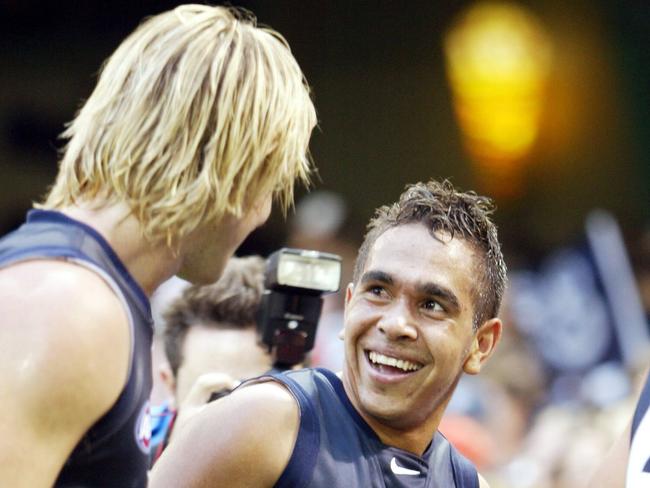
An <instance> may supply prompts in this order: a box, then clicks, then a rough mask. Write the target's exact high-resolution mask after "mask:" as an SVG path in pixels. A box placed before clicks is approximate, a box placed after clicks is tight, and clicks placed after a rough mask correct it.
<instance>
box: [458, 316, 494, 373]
mask: <svg viewBox="0 0 650 488" xmlns="http://www.w3.org/2000/svg"><path fill="white" fill-rule="evenodd" d="M502 328H503V324H502V323H501V319H499V318H497V317H495V318H493V319H490V320H486V321H485V322H484V323H483V325H481V326H480V327H479V329H478V331H477V332H476V334H475V335H474V339H473V340H472V344H471V346H470V349H469V353H468V355H467V358H466V359H465V363H464V364H463V371H465V373H467V374H478V373H479V372H480V371H481V368H482V367H483V364H485V362H486V361H487V360H488V358H489V357H490V356H491V355H492V352H493V351H494V348H495V347H496V345H497V343H498V342H499V340H500V339H501V330H502Z"/></svg>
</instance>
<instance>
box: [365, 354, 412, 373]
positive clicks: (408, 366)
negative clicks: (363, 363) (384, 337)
mask: <svg viewBox="0 0 650 488" xmlns="http://www.w3.org/2000/svg"><path fill="white" fill-rule="evenodd" d="M368 358H369V359H370V361H371V362H373V363H374V364H384V365H386V366H392V367H393V368H399V369H401V370H404V371H417V370H418V369H420V368H421V366H420V365H418V364H415V363H412V362H411V361H406V360H404V359H397V358H392V357H390V356H384V355H383V354H379V353H378V352H375V351H370V352H369V353H368Z"/></svg>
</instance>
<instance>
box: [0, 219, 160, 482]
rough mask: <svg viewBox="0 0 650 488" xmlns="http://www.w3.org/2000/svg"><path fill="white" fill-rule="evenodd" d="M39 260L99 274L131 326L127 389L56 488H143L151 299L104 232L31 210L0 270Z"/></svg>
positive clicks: (2, 245) (6, 245) (2, 252)
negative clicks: (58, 260)
mask: <svg viewBox="0 0 650 488" xmlns="http://www.w3.org/2000/svg"><path fill="white" fill-rule="evenodd" d="M33 259H61V260H66V261H70V262H74V263H76V264H79V265H81V266H84V267H86V268H88V269H90V270H92V271H93V272H95V273H97V274H98V275H99V276H100V277H101V278H103V279H104V280H105V281H106V283H107V284H108V285H109V286H110V287H111V288H112V289H113V291H114V292H115V294H116V295H117V296H118V297H119V298H120V300H121V301H122V303H123V305H124V309H125V311H126V313H127V316H128V317H129V322H130V328H131V359H130V365H129V373H128V379H127V382H126V385H125V386H124V389H123V390H122V392H121V394H120V396H119V398H118V399H117V401H116V402H115V404H114V405H113V407H112V408H111V409H110V410H109V411H108V412H107V413H106V414H105V415H104V416H103V417H101V418H100V419H99V420H98V421H97V422H96V423H95V424H94V425H93V426H92V427H91V428H90V429H89V430H88V431H87V432H86V434H85V435H84V436H83V437H82V439H81V440H80V441H79V443H78V444H77V446H76V447H75V449H74V450H73V452H72V453H71V455H70V457H69V458H68V460H67V461H66V463H65V465H64V466H63V468H62V470H61V472H60V473H59V477H58V479H57V481H56V483H55V486H57V487H91V486H92V487H112V488H113V487H120V488H128V487H144V486H146V484H147V463H148V454H149V452H148V451H149V440H150V436H151V433H150V427H149V412H148V408H149V404H148V398H149V393H150V390H151V381H152V378H151V338H152V333H153V320H152V318H151V309H150V306H149V300H148V298H147V297H146V295H145V294H144V292H143V291H142V289H141V288H140V287H139V286H138V284H137V283H136V282H135V280H134V279H133V277H131V275H130V274H129V272H128V271H127V269H126V267H125V266H124V264H123V263H122V262H121V261H120V259H119V258H118V256H117V254H115V252H114V251H113V250H112V249H111V247H110V246H109V244H108V243H107V242H106V240H105V239H104V238H103V237H102V236H101V235H100V234H99V233H97V232H96V231H95V230H94V229H92V228H91V227H89V226H87V225H85V224H83V223H81V222H77V221H76V220H73V219H70V218H68V217H66V216H65V215H63V214H61V213H59V212H52V211H44V210H32V211H30V212H29V213H28V215H27V222H26V223H24V224H23V225H22V226H21V227H20V228H18V229H17V230H16V231H14V232H12V233H10V234H8V235H7V236H5V237H4V238H3V239H1V240H0V267H6V266H8V265H10V264H13V263H17V262H20V261H26V260H33ZM52 326H53V327H56V326H57V324H52ZM61 333H65V331H62V332H61ZM106 347H111V346H110V344H107V345H106ZM43 408H47V405H43ZM36 461H37V462H38V460H36Z"/></svg>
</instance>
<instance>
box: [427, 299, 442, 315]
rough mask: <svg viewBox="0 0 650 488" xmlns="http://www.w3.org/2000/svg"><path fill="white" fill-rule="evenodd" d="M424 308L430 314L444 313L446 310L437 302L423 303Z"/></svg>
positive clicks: (428, 301)
mask: <svg viewBox="0 0 650 488" xmlns="http://www.w3.org/2000/svg"><path fill="white" fill-rule="evenodd" d="M422 308H424V309H425V310H427V311H428V312H444V311H445V309H444V308H443V307H442V305H440V304H439V303H438V302H437V301H435V300H425V301H424V302H423V303H422Z"/></svg>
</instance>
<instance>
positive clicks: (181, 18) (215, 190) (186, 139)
mask: <svg viewBox="0 0 650 488" xmlns="http://www.w3.org/2000/svg"><path fill="white" fill-rule="evenodd" d="M315 125H316V112H315V109H314V105H313V103H312V101H311V98H310V92H309V87H308V85H307V82H306V80H305V78H304V76H303V74H302V71H301V70H300V67H299V66H298V64H297V62H296V60H295V59H294V57H293V55H292V54H291V51H290V48H289V45H288V44H287V41H286V40H285V39H284V38H283V37H282V35H280V34H279V33H277V32H275V31H273V30H272V29H269V28H263V27H258V26H257V25H256V20H255V17H254V16H253V15H252V14H250V13H249V12H245V11H242V10H236V9H233V8H226V7H212V6H206V5H183V6H180V7H177V8H175V9H174V10H171V11H168V12H165V13H162V14H160V15H156V16H154V17H151V18H149V19H148V20H146V21H145V22H143V23H142V24H141V25H140V27H138V28H137V29H136V30H135V31H134V32H133V33H132V34H131V35H130V36H129V37H127V38H126V40H125V41H124V42H123V43H122V44H121V45H120V46H119V47H118V49H117V50H116V51H115V53H114V54H113V55H112V56H111V57H110V58H109V59H108V60H107V62H106V63H105V65H104V67H103V69H102V72H101V75H100V77H99V80H98V83H97V86H96V88H95V90H94V91H93V93H92V95H91V96H90V98H89V99H88V101H87V102H86V103H85V104H84V106H83V107H82V108H81V110H80V111H79V113H78V114H77V116H76V118H75V119H74V120H73V121H72V122H71V123H70V124H69V126H68V127H67V129H66V130H65V132H63V134H62V137H63V138H65V139H68V143H67V145H66V147H65V149H64V153H63V157H62V159H61V162H60V168H59V174H58V176H57V179H56V181H55V183H54V185H53V186H52V188H51V190H50V192H49V195H48V196H47V198H46V200H45V202H44V203H42V204H40V205H35V206H37V207H39V208H60V207H63V206H67V205H72V204H79V203H83V202H88V201H90V200H94V201H99V202H100V203H99V204H98V206H100V207H101V206H102V205H104V204H111V203H116V202H121V201H122V202H126V203H127V205H128V206H129V207H130V209H131V211H132V212H133V214H134V215H135V216H136V218H137V219H138V220H139V221H140V222H141V223H142V226H143V231H144V235H145V237H147V238H148V239H150V240H151V241H153V242H166V243H167V244H168V245H172V243H174V242H177V239H180V238H182V237H184V236H186V235H187V234H188V233H190V232H192V231H193V230H194V229H196V228H197V227H199V226H200V225H202V224H203V223H206V222H217V221H219V219H220V218H222V217H223V216H224V215H226V214H232V215H235V216H237V217H240V216H241V215H242V214H243V213H245V212H246V210H247V209H248V208H249V206H250V205H251V204H252V203H253V202H254V201H255V199H256V197H258V196H259V195H264V194H270V193H273V194H274V196H276V197H278V198H279V200H280V201H281V203H282V206H283V209H284V210H285V211H286V209H287V208H288V207H289V206H290V205H291V204H292V203H293V190H294V183H295V182H296V180H298V181H301V182H302V183H303V184H305V185H308V184H309V175H310V172H311V169H312V166H311V161H310V157H309V150H308V144H309V138H310V136H311V132H312V129H313V128H314V126H315Z"/></svg>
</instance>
